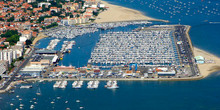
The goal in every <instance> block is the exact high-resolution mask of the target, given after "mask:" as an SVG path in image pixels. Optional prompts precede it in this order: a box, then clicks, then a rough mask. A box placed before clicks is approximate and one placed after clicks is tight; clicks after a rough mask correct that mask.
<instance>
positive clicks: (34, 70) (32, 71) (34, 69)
mask: <svg viewBox="0 0 220 110" xmlns="http://www.w3.org/2000/svg"><path fill="white" fill-rule="evenodd" d="M43 71H45V70H44V67H43V66H26V67H25V68H22V69H21V70H20V72H19V74H20V75H22V76H31V77H38V76H40V75H41V73H42V72H43Z"/></svg>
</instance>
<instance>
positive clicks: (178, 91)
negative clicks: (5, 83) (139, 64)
mask: <svg viewBox="0 0 220 110" xmlns="http://www.w3.org/2000/svg"><path fill="white" fill-rule="evenodd" d="M219 75H220V73H219V72H218V73H217V72H216V73H214V74H212V75H211V76H209V77H207V78H205V79H202V80H198V81H118V85H119V87H120V88H119V89H115V90H111V89H107V88H104V85H105V84H106V82H105V81H101V82H100V84H99V88H98V89H95V90H91V89H87V88H86V86H87V84H86V83H87V82H84V84H83V86H82V88H81V89H73V88H71V87H72V81H69V82H68V85H67V87H66V88H65V89H59V88H56V89H54V88H53V84H54V83H55V82H41V83H39V82H36V83H33V84H32V85H33V88H30V89H19V87H17V88H16V89H15V93H14V94H8V93H5V94H0V97H2V99H0V105H1V106H0V109H2V110H10V109H11V110H14V109H15V108H19V105H20V104H23V105H24V107H23V108H24V109H25V110H27V109H30V106H31V105H34V106H35V107H34V109H35V110H51V109H54V110H65V109H66V108H70V109H71V110H79V109H80V107H83V109H85V110H161V109H163V110H218V109H220V94H219V91H220V85H219V81H220V77H219ZM39 88H40V90H41V95H40V96H37V95H36V92H37V90H38V89H39ZM17 95H19V98H21V99H22V100H19V98H17V97H16V96H17ZM33 98H36V100H33ZM76 100H79V101H80V102H76ZM52 101H53V102H54V104H52V103H51V102H52ZM34 102H37V104H34ZM10 103H13V104H14V105H13V106H10Z"/></svg>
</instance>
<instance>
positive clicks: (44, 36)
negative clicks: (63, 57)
mask: <svg viewBox="0 0 220 110" xmlns="http://www.w3.org/2000/svg"><path fill="white" fill-rule="evenodd" d="M47 37H49V36H46V35H45V34H44V33H42V32H41V33H39V34H38V36H37V37H36V38H35V39H34V41H33V43H32V45H34V46H35V45H36V43H37V42H38V41H39V40H41V39H44V38H47Z"/></svg>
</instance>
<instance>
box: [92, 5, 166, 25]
mask: <svg viewBox="0 0 220 110" xmlns="http://www.w3.org/2000/svg"><path fill="white" fill-rule="evenodd" d="M101 2H102V3H104V4H105V6H106V7H108V9H107V11H103V12H101V13H100V14H99V15H98V16H97V18H96V20H95V22H96V23H103V22H119V21H138V20H150V21H163V22H168V21H166V20H160V19H154V18H151V17H148V16H145V15H144V14H143V13H141V12H140V11H137V10H134V9H130V8H126V7H122V6H117V5H112V4H109V3H108V2H106V1H101Z"/></svg>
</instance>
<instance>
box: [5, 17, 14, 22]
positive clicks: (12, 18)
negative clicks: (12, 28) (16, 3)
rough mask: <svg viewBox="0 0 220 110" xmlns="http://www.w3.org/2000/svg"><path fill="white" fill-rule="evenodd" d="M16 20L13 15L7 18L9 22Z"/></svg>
mask: <svg viewBox="0 0 220 110" xmlns="http://www.w3.org/2000/svg"><path fill="white" fill-rule="evenodd" d="M14 20H15V17H14V16H12V17H10V18H9V19H7V22H12V21H14Z"/></svg>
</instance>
